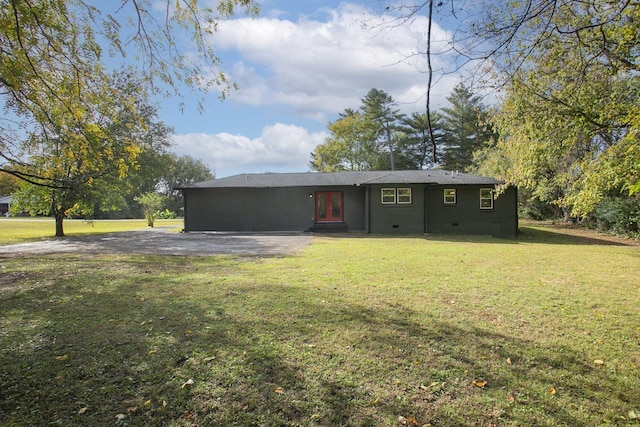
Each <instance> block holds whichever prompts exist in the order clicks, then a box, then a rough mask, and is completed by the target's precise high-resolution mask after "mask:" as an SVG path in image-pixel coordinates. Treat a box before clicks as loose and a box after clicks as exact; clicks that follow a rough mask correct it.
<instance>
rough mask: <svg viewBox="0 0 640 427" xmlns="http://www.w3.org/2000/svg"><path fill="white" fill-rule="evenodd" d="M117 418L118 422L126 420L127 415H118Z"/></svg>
mask: <svg viewBox="0 0 640 427" xmlns="http://www.w3.org/2000/svg"><path fill="white" fill-rule="evenodd" d="M115 418H116V420H118V421H122V420H124V419H125V418H126V415H125V414H118V415H116V417H115Z"/></svg>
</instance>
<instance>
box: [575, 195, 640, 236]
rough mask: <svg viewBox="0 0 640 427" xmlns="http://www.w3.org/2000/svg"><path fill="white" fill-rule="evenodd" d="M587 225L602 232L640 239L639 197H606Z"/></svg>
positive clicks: (589, 217) (588, 218) (588, 217)
mask: <svg viewBox="0 0 640 427" xmlns="http://www.w3.org/2000/svg"><path fill="white" fill-rule="evenodd" d="M585 223H586V224H587V225H589V226H592V227H594V228H596V229H598V230H600V231H609V232H613V233H616V234H619V235H624V236H631V237H636V238H638V237H640V199H638V198H637V197H624V196H617V197H612V196H608V197H605V198H604V199H603V200H602V201H601V202H600V203H599V204H598V205H597V206H596V208H595V209H594V210H593V212H592V213H590V214H589V216H587V218H586V219H585Z"/></svg>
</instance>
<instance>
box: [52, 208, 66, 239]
mask: <svg viewBox="0 0 640 427" xmlns="http://www.w3.org/2000/svg"><path fill="white" fill-rule="evenodd" d="M54 216H55V218H56V237H64V228H63V227H62V221H63V220H64V215H63V214H55V215H54Z"/></svg>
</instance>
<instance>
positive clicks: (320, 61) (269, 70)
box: [161, 0, 460, 177]
mask: <svg viewBox="0 0 640 427" xmlns="http://www.w3.org/2000/svg"><path fill="white" fill-rule="evenodd" d="M379 8H380V5H379V3H378V2H377V1H375V0H354V1H353V2H351V3H350V2H339V1H333V0H304V1H301V0H299V1H291V0H262V1H261V11H260V15H259V17H256V18H250V17H244V16H238V17H236V18H233V19H230V20H226V21H223V22H221V24H220V25H219V31H218V32H217V33H216V34H214V35H213V36H212V37H211V38H210V40H209V42H210V43H211V46H212V48H213V49H214V51H215V52H216V54H217V55H218V56H220V58H221V59H222V61H223V69H224V70H225V72H226V73H227V74H228V76H229V77H230V79H231V80H232V81H234V82H236V83H238V85H239V90H237V91H234V92H232V93H231V95H230V96H229V97H228V98H227V99H226V100H225V101H224V102H220V101H219V100H218V94H216V93H210V94H208V95H207V98H206V100H205V111H204V112H203V113H199V112H198V110H197V108H196V101H195V99H197V98H198V96H201V95H200V94H197V93H194V94H193V99H194V101H193V102H192V101H191V99H190V96H191V95H189V94H187V95H186V96H185V103H186V106H185V108H184V110H183V112H180V111H179V110H178V108H177V105H175V104H176V103H175V102H172V100H164V101H163V103H162V105H161V108H162V111H161V119H162V120H163V121H164V122H165V123H167V124H168V125H170V126H172V127H173V128H174V129H175V136H174V143H175V146H174V151H175V152H176V153H177V154H188V155H191V156H193V157H195V158H197V159H200V160H202V161H204V162H205V163H206V164H208V165H209V167H210V168H211V170H212V171H213V172H214V173H215V174H216V176H217V177H225V176H229V175H234V174H238V173H260V172H304V171H308V170H309V168H308V162H309V160H310V152H311V151H313V149H314V147H315V146H316V145H318V144H321V143H322V142H323V141H324V139H325V138H326V137H327V136H328V132H327V124H328V123H329V122H331V121H334V120H335V119H336V118H337V116H338V113H340V112H343V111H344V110H345V109H346V108H353V109H357V108H358V107H359V106H360V100H361V99H362V98H363V97H364V96H365V95H366V94H367V92H368V91H369V90H370V89H372V88H377V89H381V90H384V91H385V92H387V93H389V94H390V95H391V96H393V98H394V99H395V100H396V101H397V103H398V107H399V108H400V109H401V110H402V111H403V112H405V113H412V112H416V111H417V112H424V111H425V98H424V94H425V92H426V82H427V75H426V74H425V72H424V71H425V70H426V65H425V64H426V62H425V58H424V55H417V56H416V55H414V54H415V53H416V52H419V51H424V48H425V34H426V28H427V21H426V18H424V17H417V18H416V19H414V20H413V21H412V22H411V23H410V24H405V25H402V26H398V27H395V28H394V27H391V26H390V25H386V24H385V22H386V21H387V20H389V17H388V16H385V15H384V13H381V12H380V10H378V9H379ZM443 27H444V25H442V24H439V23H438V22H436V23H435V25H434V27H433V29H432V32H433V39H434V44H433V49H435V50H438V51H445V50H446V41H447V40H449V39H450V38H451V33H450V32H449V31H447V30H445V29H444V28H443ZM454 62H455V58H453V57H452V56H447V55H440V56H438V57H436V58H434V59H433V63H434V68H436V69H446V70H451V69H454V68H455V66H454V65H453V64H454ZM435 79H436V81H435V83H434V86H433V89H432V90H433V96H432V102H433V104H434V107H435V108H439V107H442V106H444V105H445V104H446V101H445V99H444V98H445V97H446V96H448V94H449V93H450V91H451V88H452V87H453V86H454V85H455V84H456V83H458V82H459V81H460V75H459V74H457V73H451V74H446V75H442V74H441V73H440V72H437V75H436V76H435Z"/></svg>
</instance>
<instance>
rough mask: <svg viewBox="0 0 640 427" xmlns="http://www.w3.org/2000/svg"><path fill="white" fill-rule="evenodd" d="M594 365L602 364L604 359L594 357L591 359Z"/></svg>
mask: <svg viewBox="0 0 640 427" xmlns="http://www.w3.org/2000/svg"><path fill="white" fill-rule="evenodd" d="M593 364H594V365H604V360H601V359H596V360H594V361H593Z"/></svg>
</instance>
